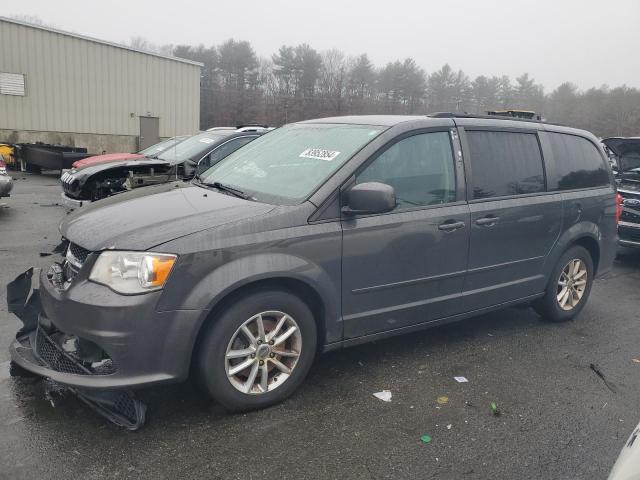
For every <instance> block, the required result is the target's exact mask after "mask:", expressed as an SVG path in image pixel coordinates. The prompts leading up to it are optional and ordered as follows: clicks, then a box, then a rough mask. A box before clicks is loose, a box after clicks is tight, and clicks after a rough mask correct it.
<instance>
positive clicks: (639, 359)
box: [631, 358, 640, 363]
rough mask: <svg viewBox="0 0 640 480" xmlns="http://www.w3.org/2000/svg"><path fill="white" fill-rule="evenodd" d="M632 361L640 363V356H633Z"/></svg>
mask: <svg viewBox="0 0 640 480" xmlns="http://www.w3.org/2000/svg"><path fill="white" fill-rule="evenodd" d="M631 361H632V362H633V363H640V358H632V359H631Z"/></svg>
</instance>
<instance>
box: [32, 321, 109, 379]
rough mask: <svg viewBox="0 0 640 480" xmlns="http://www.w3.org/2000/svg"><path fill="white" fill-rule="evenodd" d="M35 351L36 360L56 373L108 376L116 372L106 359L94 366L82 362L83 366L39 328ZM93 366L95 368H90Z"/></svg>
mask: <svg viewBox="0 0 640 480" xmlns="http://www.w3.org/2000/svg"><path fill="white" fill-rule="evenodd" d="M54 335H55V334H54ZM58 335H60V334H59V333H58ZM35 350H36V355H37V356H38V358H39V359H40V360H41V361H42V362H44V363H45V364H46V365H47V366H48V367H49V368H51V369H52V370H55V371H56V372H61V373H72V374H74V375H110V374H112V373H114V372H115V371H116V368H115V366H114V365H113V361H112V360H111V359H110V358H108V357H107V358H106V360H103V361H101V362H97V363H96V364H90V363H88V362H84V363H85V364H84V365H83V362H82V361H81V360H80V359H78V358H76V357H75V356H74V355H71V354H70V353H67V352H65V351H64V350H62V348H61V347H60V346H59V345H58V344H57V343H56V341H55V340H54V339H53V338H51V337H50V336H49V335H47V334H46V332H45V331H44V330H43V329H42V328H40V327H38V329H37V331H36V349H35ZM105 355H106V354H105ZM93 366H96V368H92V367H93Z"/></svg>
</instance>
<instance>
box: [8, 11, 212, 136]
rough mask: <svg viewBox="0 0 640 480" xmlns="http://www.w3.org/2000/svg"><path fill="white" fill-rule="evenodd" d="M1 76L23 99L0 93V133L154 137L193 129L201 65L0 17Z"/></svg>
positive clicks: (198, 115)
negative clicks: (16, 85)
mask: <svg viewBox="0 0 640 480" xmlns="http://www.w3.org/2000/svg"><path fill="white" fill-rule="evenodd" d="M0 72H7V73H20V74H24V75H25V89H26V95H25V96H24V97H22V96H13V95H0V129H11V130H40V131H54V132H74V133H96V134H112V135H138V134H139V125H140V124H139V118H138V116H153V117H160V136H161V137H170V136H173V135H179V134H184V133H193V132H196V131H197V130H198V129H199V117H200V67H199V66H198V65H194V64H189V63H183V62H179V61H176V60H171V59H167V58H162V57H159V56H154V55H148V54H145V53H141V52H136V51H132V50H127V49H123V48H118V47H116V46H112V45H106V44H101V43H98V42H94V41H91V40H87V39H83V38H77V37H73V36H69V35H64V34H61V33H58V32H52V31H49V30H46V29H39V28H34V27H29V26H25V25H20V24H17V23H13V22H10V21H5V20H2V19H0Z"/></svg>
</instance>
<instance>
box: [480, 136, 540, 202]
mask: <svg viewBox="0 0 640 480" xmlns="http://www.w3.org/2000/svg"><path fill="white" fill-rule="evenodd" d="M467 139H468V142H469V150H470V157H471V180H472V184H473V185H472V198H473V199H474V200H477V199H481V198H491V197H504V196H511V195H526V194H529V193H538V192H544V190H545V185H544V169H543V167H542V154H541V153H540V145H539V143H538V138H537V135H536V134H535V133H520V132H493V131H484V130H477V131H474V130H470V131H467Z"/></svg>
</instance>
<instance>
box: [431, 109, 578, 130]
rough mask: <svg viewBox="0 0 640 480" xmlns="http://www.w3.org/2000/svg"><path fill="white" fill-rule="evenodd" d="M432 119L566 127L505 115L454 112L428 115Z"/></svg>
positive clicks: (544, 121) (559, 124)
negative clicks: (500, 121)
mask: <svg viewBox="0 0 640 480" xmlns="http://www.w3.org/2000/svg"><path fill="white" fill-rule="evenodd" d="M427 117H430V118H480V119H486V120H511V121H512V122H528V123H544V124H545V125H558V126H561V127H564V126H566V125H563V124H561V123H555V122H548V121H546V120H534V119H527V118H519V117H511V116H504V115H482V114H477V113H454V112H435V113H430V114H428V115H427Z"/></svg>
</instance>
